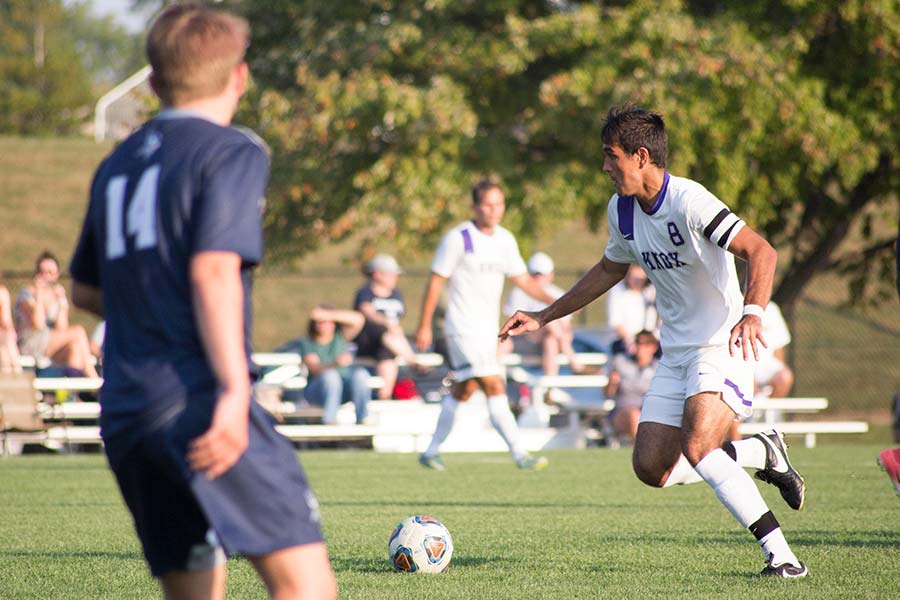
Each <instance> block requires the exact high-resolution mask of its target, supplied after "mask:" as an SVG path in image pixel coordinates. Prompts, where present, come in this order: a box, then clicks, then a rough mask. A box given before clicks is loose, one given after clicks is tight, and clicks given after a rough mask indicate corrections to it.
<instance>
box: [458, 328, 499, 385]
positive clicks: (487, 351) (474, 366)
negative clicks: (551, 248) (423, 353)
mask: <svg viewBox="0 0 900 600" xmlns="http://www.w3.org/2000/svg"><path fill="white" fill-rule="evenodd" d="M447 355H448V358H449V359H450V368H451V369H453V373H454V376H455V380H456V381H467V380H469V379H474V378H475V377H488V376H490V375H501V376H502V375H503V374H504V369H503V367H502V366H501V365H500V360H499V359H498V358H497V334H496V333H494V332H493V331H488V332H486V333H484V334H482V335H468V336H456V335H449V336H447Z"/></svg>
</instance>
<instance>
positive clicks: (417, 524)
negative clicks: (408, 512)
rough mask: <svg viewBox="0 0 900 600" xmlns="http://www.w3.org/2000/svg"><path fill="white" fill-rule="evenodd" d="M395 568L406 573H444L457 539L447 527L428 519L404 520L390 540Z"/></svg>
mask: <svg viewBox="0 0 900 600" xmlns="http://www.w3.org/2000/svg"><path fill="white" fill-rule="evenodd" d="M388 554H389V556H390V558H391V564H392V565H393V566H394V568H395V569H397V570H398V571H403V572H405V573H440V572H441V571H443V570H445V569H446V568H447V567H448V566H450V559H451V558H452V557H453V538H451V537H450V532H449V531H448V530H447V528H446V527H444V524H443V523H441V522H440V521H438V520H437V519H435V518H434V517H428V516H425V515H415V516H412V517H409V518H408V519H403V520H402V521H400V523H399V524H398V525H397V527H396V528H395V529H394V533H392V534H391V538H390V539H389V540H388Z"/></svg>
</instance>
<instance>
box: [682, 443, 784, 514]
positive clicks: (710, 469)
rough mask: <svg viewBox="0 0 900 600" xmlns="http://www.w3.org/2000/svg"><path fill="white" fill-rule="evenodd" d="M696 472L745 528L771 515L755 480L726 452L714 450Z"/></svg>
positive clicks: (702, 461)
mask: <svg viewBox="0 0 900 600" xmlns="http://www.w3.org/2000/svg"><path fill="white" fill-rule="evenodd" d="M694 468H695V469H696V470H697V473H699V474H700V477H702V478H703V480H704V481H706V483H708V484H709V487H711V488H712V489H713V490H714V491H715V492H716V496H717V497H718V498H719V501H720V502H721V503H722V504H724V505H725V508H727V509H728V510H729V511H731V514H732V515H734V518H735V519H737V520H738V522H739V523H740V524H741V525H743V526H744V527H750V525H751V524H752V523H755V522H756V521H757V520H758V519H759V518H760V517H761V516H762V515H763V514H764V513H766V512H768V511H769V507H768V506H766V503H765V501H764V500H763V499H762V496H761V495H760V493H759V489H757V487H756V484H755V483H754V482H753V479H752V478H751V477H750V475H748V474H747V472H746V471H744V469H742V468H741V467H740V466H739V465H738V464H737V463H736V462H734V461H733V460H731V457H730V456H728V454H726V453H725V451H724V450H722V449H720V448H717V449H715V450H713V451H712V452H710V453H709V454H707V455H706V456H704V457H703V460H701V461H700V462H698V463H697V466H696V467H694Z"/></svg>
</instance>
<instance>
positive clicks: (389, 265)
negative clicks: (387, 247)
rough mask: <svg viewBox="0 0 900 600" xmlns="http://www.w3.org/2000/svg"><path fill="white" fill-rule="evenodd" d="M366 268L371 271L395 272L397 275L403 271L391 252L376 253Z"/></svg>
mask: <svg viewBox="0 0 900 600" xmlns="http://www.w3.org/2000/svg"><path fill="white" fill-rule="evenodd" d="M366 270H367V271H368V272H369V273H374V272H375V271H378V272H379V273H393V274H397V275H399V274H400V273H402V272H403V269H401V268H400V265H399V264H397V259H395V258H394V257H393V256H391V255H390V254H376V255H375V256H373V257H372V260H370V261H369V264H368V265H366Z"/></svg>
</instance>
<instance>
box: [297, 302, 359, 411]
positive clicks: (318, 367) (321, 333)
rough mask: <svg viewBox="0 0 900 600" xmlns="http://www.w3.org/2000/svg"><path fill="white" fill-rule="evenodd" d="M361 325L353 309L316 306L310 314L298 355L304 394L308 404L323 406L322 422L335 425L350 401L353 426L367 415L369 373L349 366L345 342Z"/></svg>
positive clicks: (349, 356)
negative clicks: (304, 375) (303, 374)
mask: <svg viewBox="0 0 900 600" xmlns="http://www.w3.org/2000/svg"><path fill="white" fill-rule="evenodd" d="M364 324H365V317H363V315H362V313H359V312H356V311H355V310H335V309H333V308H331V307H329V306H317V307H316V308H314V309H313V310H312V312H311V313H310V316H309V325H308V327H307V337H305V338H303V339H302V340H300V356H301V358H302V360H303V364H304V365H305V366H306V369H307V371H308V376H307V384H306V391H305V393H304V394H305V397H306V400H307V401H308V402H309V403H310V404H315V405H317V406H322V407H324V409H325V414H324V416H323V417H322V421H323V422H324V423H335V422H337V412H338V408H340V406H341V404H343V403H344V402H353V406H354V407H355V408H356V422H357V423H362V422H364V421H365V420H366V417H367V416H368V403H369V398H370V397H371V395H372V393H371V391H370V390H369V372H368V371H366V370H365V369H364V368H362V367H355V366H353V364H352V363H353V354H351V353H350V348H349V345H348V343H347V340H348V339H352V338H354V337H356V335H357V334H358V333H359V332H360V331H361V330H362V328H363V325H364Z"/></svg>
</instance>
